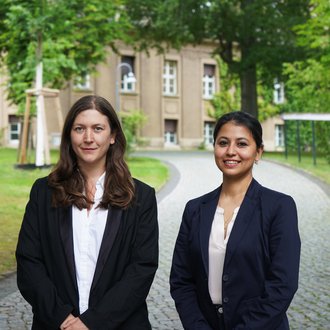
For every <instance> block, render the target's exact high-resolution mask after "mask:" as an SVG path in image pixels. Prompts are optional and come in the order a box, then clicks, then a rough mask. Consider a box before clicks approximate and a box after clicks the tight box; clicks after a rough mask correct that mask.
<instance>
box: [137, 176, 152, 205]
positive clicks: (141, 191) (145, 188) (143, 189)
mask: <svg viewBox="0 0 330 330" xmlns="http://www.w3.org/2000/svg"><path fill="white" fill-rule="evenodd" d="M133 181H134V187H135V196H136V198H137V199H138V200H139V199H143V198H147V197H150V196H155V195H156V192H155V189H154V188H153V187H151V186H149V185H148V184H146V183H145V182H142V181H140V180H138V179H136V178H133Z"/></svg>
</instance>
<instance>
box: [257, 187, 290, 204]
mask: <svg viewBox="0 0 330 330" xmlns="http://www.w3.org/2000/svg"><path fill="white" fill-rule="evenodd" d="M260 187H261V199H262V200H264V201H271V202H274V201H280V200H283V201H289V200H290V201H293V198H292V197H291V196H290V195H287V194H285V193H283V192H280V191H276V190H273V189H270V188H266V187H264V186H261V185H260Z"/></svg>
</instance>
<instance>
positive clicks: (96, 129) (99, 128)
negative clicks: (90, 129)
mask: <svg viewBox="0 0 330 330" xmlns="http://www.w3.org/2000/svg"><path fill="white" fill-rule="evenodd" d="M103 130H104V128H103V127H102V126H96V127H95V128H94V131H95V132H102V131H103Z"/></svg>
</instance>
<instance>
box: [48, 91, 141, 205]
mask: <svg viewBox="0 0 330 330" xmlns="http://www.w3.org/2000/svg"><path fill="white" fill-rule="evenodd" d="M90 109H94V110H97V111H99V112H100V113H101V114H103V115H105V116H106V117H107V118H108V120H109V125H110V128H111V131H112V132H113V133H114V134H115V143H114V144H111V145H110V147H109V150H108V152H107V156H106V174H105V181H104V193H103V197H102V201H101V203H100V205H99V207H101V208H105V209H106V208H108V207H109V205H112V206H115V207H120V208H127V207H128V206H129V205H130V204H131V202H132V201H133V198H134V193H135V189H134V181H133V179H132V176H131V173H130V171H129V169H128V166H127V164H126V162H125V160H124V155H125V149H126V138H125V135H124V132H123V130H122V128H121V125H120V121H119V119H118V116H117V114H116V112H115V110H114V109H113V107H112V106H111V104H110V103H109V102H108V101H107V100H106V99H104V98H103V97H101V96H97V95H87V96H84V97H82V98H80V99H79V100H77V101H76V102H75V103H74V104H73V105H72V107H71V109H70V110H69V112H68V114H67V116H66V119H65V123H64V126H63V131H62V138H61V145H60V159H59V161H58V163H57V164H56V166H55V168H54V170H53V171H52V172H51V173H50V175H49V177H48V183H49V185H50V187H52V188H53V200H52V204H53V206H54V207H59V206H71V205H75V206H76V207H78V208H79V209H83V208H88V207H89V206H90V205H91V204H92V203H93V201H91V200H89V199H88V198H87V197H86V196H85V194H84V186H85V178H84V177H83V175H82V173H81V172H80V171H79V168H78V163H77V157H76V154H75V153H74V151H73V149H72V144H71V130H72V125H73V123H74V120H75V119H76V117H77V116H78V114H79V113H81V112H82V111H85V110H90Z"/></svg>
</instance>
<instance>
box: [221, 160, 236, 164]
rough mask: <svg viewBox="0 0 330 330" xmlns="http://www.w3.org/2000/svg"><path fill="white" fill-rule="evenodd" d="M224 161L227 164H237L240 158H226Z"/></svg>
mask: <svg viewBox="0 0 330 330" xmlns="http://www.w3.org/2000/svg"><path fill="white" fill-rule="evenodd" d="M224 163H225V164H227V165H237V164H239V163H240V162H239V161H238V160H225V161H224Z"/></svg>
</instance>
